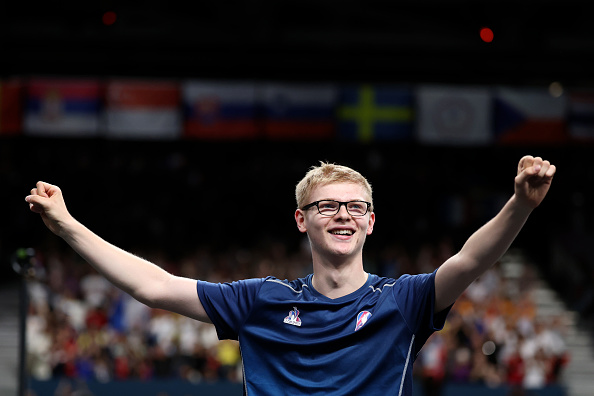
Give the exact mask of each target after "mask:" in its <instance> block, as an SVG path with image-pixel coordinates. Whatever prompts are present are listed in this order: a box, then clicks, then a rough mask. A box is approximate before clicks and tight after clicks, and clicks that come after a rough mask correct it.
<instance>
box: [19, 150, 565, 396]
mask: <svg viewBox="0 0 594 396" xmlns="http://www.w3.org/2000/svg"><path fill="white" fill-rule="evenodd" d="M554 174H555V166H554V165H551V164H550V163H549V162H548V161H543V160H542V159H541V158H539V157H537V158H534V157H531V156H525V157H523V158H522V159H521V160H520V162H519V165H518V172H517V176H516V178H515V193H514V195H513V196H512V197H511V198H510V200H509V201H508V202H507V203H506V205H505V206H504V207H503V208H502V209H501V211H500V212H499V214H497V216H495V217H494V218H493V219H492V220H491V221H489V222H488V223H487V224H485V225H484V226H483V227H482V228H480V229H479V230H478V231H476V232H475V233H474V234H473V235H472V236H471V237H470V238H469V239H468V241H467V242H466V243H465V245H464V246H463V247H462V249H461V250H460V251H459V252H458V253H457V254H455V255H454V256H452V257H451V258H450V259H448V260H447V261H446V262H445V263H443V264H442V265H441V266H440V267H439V268H438V269H437V270H436V271H435V272H433V273H431V274H421V275H413V276H411V275H404V276H402V277H400V278H399V279H398V280H395V279H389V278H381V277H378V276H376V275H372V274H368V273H366V272H365V270H364V268H363V256H362V250H363V245H364V243H365V239H366V237H367V235H370V234H371V233H372V232H373V226H374V224H375V214H374V213H373V200H372V191H371V187H370V185H369V183H368V182H367V180H365V178H363V176H361V175H360V174H359V173H358V172H355V171H354V170H352V169H350V168H346V167H343V166H338V165H332V164H322V165H321V166H319V167H314V168H312V169H311V170H310V171H309V172H308V173H307V175H306V176H305V178H304V179H303V180H302V181H301V182H300V183H299V184H298V185H297V189H296V198H297V204H298V209H297V210H296V212H295V220H296V222H297V228H298V229H299V231H301V232H303V233H307V235H308V237H309V241H310V244H311V250H312V262H313V274H312V275H309V276H307V277H305V278H303V279H297V280H294V281H291V282H288V281H281V280H279V279H275V278H272V277H268V278H263V279H249V280H242V281H237V282H233V283H225V284H213V283H208V282H204V281H196V280H192V279H185V278H180V277H176V276H173V275H171V274H169V273H167V272H165V271H164V270H163V269H161V268H160V267H158V266H156V265H153V264H151V263H149V262H147V261H145V260H143V259H141V258H138V257H136V256H134V255H132V254H129V253H127V252H125V251H123V250H121V249H119V248H117V247H115V246H113V245H111V244H109V243H107V242H106V241H104V240H103V239H101V238H100V237H98V236H97V235H95V234H94V233H92V232H91V231H90V230H88V229H87V228H85V227H84V226H83V225H82V224H80V223H78V222H77V221H76V220H75V219H74V218H73V217H72V216H71V215H70V214H69V213H68V211H67V209H66V205H65V203H64V200H63V198H62V193H61V191H60V189H59V188H58V187H56V186H53V185H50V184H47V183H44V182H38V183H37V187H36V188H34V189H32V190H31V195H29V196H27V198H26V201H27V202H28V203H29V206H30V208H31V210H32V211H34V212H36V213H40V214H41V217H42V219H43V221H44V222H45V224H46V225H47V226H48V227H49V229H50V230H51V231H52V232H54V233H55V234H57V235H59V236H60V237H62V238H63V239H64V240H65V241H66V242H67V243H68V244H70V246H72V248H74V249H75V250H76V251H77V252H78V253H79V254H80V255H81V256H82V257H83V258H84V259H85V260H86V261H87V262H89V263H90V264H91V265H92V266H93V267H95V268H96V269H97V270H98V271H99V272H100V273H102V274H103V275H104V276H105V277H106V278H107V279H108V280H110V281H111V282H112V283H114V284H115V285H116V286H118V287H119V288H121V289H122V290H124V291H125V292H127V293H130V294H131V295H132V296H133V297H135V298H136V299H138V300H139V301H141V302H144V303H145V304H147V305H149V306H152V307H156V308H161V309H167V310H171V311H174V312H178V313H180V314H183V315H186V316H189V317H191V318H195V319H197V320H201V321H204V322H212V323H213V324H214V325H215V327H216V330H217V332H218V335H219V338H221V339H224V338H232V339H238V340H239V343H240V347H241V352H242V358H243V363H244V393H245V394H247V395H279V394H291V395H345V394H353V395H360V394H365V395H387V394H390V395H411V394H412V365H413V361H414V359H415V356H416V354H417V353H418V352H419V350H420V349H421V347H422V346H423V344H424V343H425V341H426V340H427V338H428V337H429V336H430V335H431V334H432V333H433V332H434V331H436V330H440V329H441V328H442V327H443V325H444V322H445V318H446V315H447V313H448V312H449V308H450V307H451V305H452V304H453V303H454V301H455V300H456V298H457V297H458V296H459V295H460V294H461V293H462V292H463V291H464V290H465V289H466V287H468V285H470V283H471V282H472V281H474V280H475V279H476V278H477V277H478V276H480V275H481V274H482V273H483V272H484V271H486V270H487V269H488V268H489V267H491V266H492V265H493V264H494V263H495V262H496V261H497V260H498V259H499V258H500V257H501V256H502V255H503V253H505V251H506V250H507V249H508V247H509V246H510V244H511V243H512V241H513V240H514V238H515V237H516V235H517V234H518V232H519V231H520V229H521V228H522V226H523V224H524V223H525V221H526V220H527V218H528V216H529V214H530V213H531V212H532V210H533V209H534V208H535V207H537V206H538V205H539V204H540V203H541V202H542V200H543V198H544V197H545V195H546V194H547V192H548V190H549V187H550V184H551V181H552V178H553V175H554Z"/></svg>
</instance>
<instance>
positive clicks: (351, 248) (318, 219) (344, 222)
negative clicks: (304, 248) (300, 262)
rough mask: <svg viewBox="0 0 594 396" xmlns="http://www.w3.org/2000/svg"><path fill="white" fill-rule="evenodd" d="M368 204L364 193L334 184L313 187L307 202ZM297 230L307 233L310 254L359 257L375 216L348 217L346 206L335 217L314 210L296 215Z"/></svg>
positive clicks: (371, 214)
mask: <svg viewBox="0 0 594 396" xmlns="http://www.w3.org/2000/svg"><path fill="white" fill-rule="evenodd" d="M325 199H328V200H335V201H340V202H348V201H357V200H360V201H370V197H369V196H368V194H367V193H366V192H365V189H364V188H363V187H361V186H360V185H358V184H353V183H333V184H325V185H322V186H318V187H316V188H315V189H314V190H313V191H312V192H311V195H310V197H309V201H308V202H307V203H310V202H314V201H320V200H325ZM295 220H296V221H297V228H298V229H299V231H301V232H307V235H308V236H309V240H310V242H311V247H312V252H313V254H320V255H327V254H329V255H331V256H333V258H337V257H346V256H352V255H354V254H361V251H362V250H363V244H364V243H365V238H366V237H367V235H370V234H371V232H372V231H373V224H374V223H375V214H374V213H372V212H370V213H367V214H366V215H365V216H351V215H350V214H349V213H348V212H347V210H346V207H345V205H342V206H341V207H340V210H339V211H338V213H336V214H335V215H334V216H322V215H320V213H319V212H318V209H317V208H316V207H315V206H314V207H312V208H310V209H308V210H301V209H297V211H296V212H295Z"/></svg>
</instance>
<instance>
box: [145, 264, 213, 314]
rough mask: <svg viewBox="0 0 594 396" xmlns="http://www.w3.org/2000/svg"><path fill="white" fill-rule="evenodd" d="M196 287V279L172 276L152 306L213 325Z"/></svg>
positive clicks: (168, 278)
mask: <svg viewBox="0 0 594 396" xmlns="http://www.w3.org/2000/svg"><path fill="white" fill-rule="evenodd" d="M196 285H197V281H196V280H194V279H190V278H183V277H179V276H174V275H170V276H168V277H167V282H165V283H164V284H163V285H162V287H161V288H162V290H160V291H159V293H157V296H158V297H157V298H156V299H155V301H154V302H153V304H151V305H153V306H154V307H155V308H160V309H165V310H168V311H172V312H176V313H178V314H180V315H184V316H187V317H189V318H193V319H196V320H199V321H201V322H206V323H212V322H211V320H210V318H209V317H208V315H207V314H206V311H205V310H204V307H203V306H202V303H201V302H200V297H199V296H198V291H197V290H196Z"/></svg>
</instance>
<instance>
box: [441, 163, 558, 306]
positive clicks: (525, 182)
mask: <svg viewBox="0 0 594 396" xmlns="http://www.w3.org/2000/svg"><path fill="white" fill-rule="evenodd" d="M555 171H556V168H555V165H551V164H550V163H549V161H543V159H542V158H540V157H536V158H534V157H532V156H525V157H523V158H522V159H521V160H520V162H519V164H518V173H517V176H516V178H515V192H514V195H513V196H512V197H511V198H510V200H509V201H508V202H507V203H506V204H505V206H504V207H503V209H501V211H500V212H499V213H498V214H497V215H496V216H495V217H494V218H493V219H491V220H490V221H489V222H488V223H487V224H485V225H484V226H482V227H481V228H480V229H479V230H477V231H476V232H475V233H474V234H472V236H471V237H470V238H469V239H468V240H467V241H466V243H465V244H464V246H463V247H462V249H461V250H460V251H459V252H458V253H457V254H455V255H454V256H452V257H451V258H449V259H448V260H447V261H446V262H445V263H443V264H442V265H441V267H439V269H438V270H437V274H436V276H435V312H439V311H441V310H443V309H444V308H446V307H448V306H450V305H451V304H453V303H454V301H455V300H456V299H457V298H458V297H459V296H460V295H461V294H462V293H463V292H464V290H465V289H466V288H467V287H468V286H469V285H470V284H471V283H472V282H473V281H474V280H475V279H477V278H478V277H479V276H481V275H482V274H483V273H484V272H485V271H486V270H487V269H489V268H490V267H491V266H492V265H494V264H495V263H496V262H497V261H498V260H499V259H500V258H501V256H503V254H504V253H505V252H506V251H507V249H508V248H509V246H510V245H511V244H512V242H513V241H514V239H515V238H516V236H517V235H518V233H519V232H520V230H521V229H522V227H523V226H524V223H525V222H526V220H527V219H528V216H529V215H530V213H531V212H532V210H533V209H534V208H536V207H537V206H538V205H540V203H541V202H542V200H543V199H544V197H545V196H546V194H547V192H548V191H549V188H550V186H551V181H552V180H553V176H554V175H555Z"/></svg>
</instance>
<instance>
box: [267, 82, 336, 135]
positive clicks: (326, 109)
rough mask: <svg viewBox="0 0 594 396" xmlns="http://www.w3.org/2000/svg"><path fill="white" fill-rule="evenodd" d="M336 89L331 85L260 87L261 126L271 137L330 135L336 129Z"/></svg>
mask: <svg viewBox="0 0 594 396" xmlns="http://www.w3.org/2000/svg"><path fill="white" fill-rule="evenodd" d="M337 94H338V90H337V88H336V87H334V86H332V85H297V84H267V85H265V86H263V87H262V94H261V97H262V103H263V108H262V128H263V131H264V135H265V136H266V137H268V138H271V139H330V138H333V137H334V134H335V130H336V117H335V111H336V99H337Z"/></svg>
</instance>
